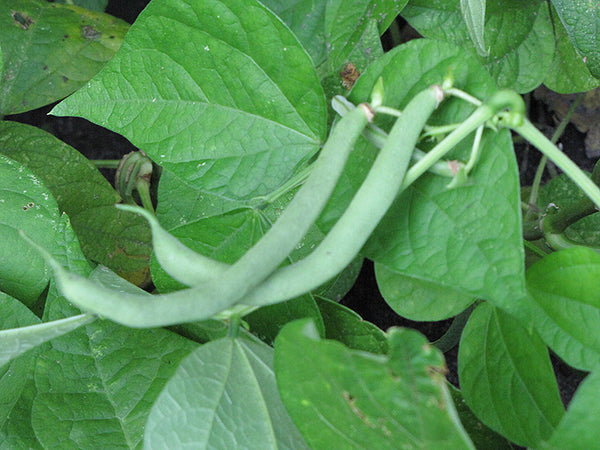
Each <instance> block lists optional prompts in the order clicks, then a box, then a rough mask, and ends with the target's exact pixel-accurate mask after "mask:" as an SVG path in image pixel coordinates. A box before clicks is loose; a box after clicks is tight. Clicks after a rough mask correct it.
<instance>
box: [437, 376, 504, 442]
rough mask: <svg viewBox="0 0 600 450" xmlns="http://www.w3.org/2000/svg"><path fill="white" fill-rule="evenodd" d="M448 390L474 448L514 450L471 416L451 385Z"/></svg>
mask: <svg viewBox="0 0 600 450" xmlns="http://www.w3.org/2000/svg"><path fill="white" fill-rule="evenodd" d="M448 390H449V391H450V394H451V395H452V400H454V405H455V406H456V412H457V413H458V417H459V418H460V422H461V423H462V425H463V427H465V430H466V431H467V433H468V434H469V437H470V438H471V440H472V441H473V444H475V448H480V449H485V450H512V449H513V448H514V447H513V446H512V445H511V444H510V442H509V441H508V440H506V438H504V437H502V436H501V435H499V434H498V433H496V432H495V431H493V430H491V429H490V428H488V427H486V426H485V425H484V424H483V423H482V422H481V421H480V420H479V419H478V418H477V416H476V415H475V414H473V411H471V409H470V408H469V407H468V406H467V403H466V402H465V400H464V398H463V396H462V393H461V391H459V390H458V389H456V388H455V387H454V386H452V385H451V384H448Z"/></svg>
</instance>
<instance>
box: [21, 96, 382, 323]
mask: <svg viewBox="0 0 600 450" xmlns="http://www.w3.org/2000/svg"><path fill="white" fill-rule="evenodd" d="M372 114H373V113H372V110H371V109H370V107H369V106H368V105H365V104H363V105H359V107H358V108H356V109H355V110H354V111H352V112H351V113H349V114H348V115H347V116H346V117H344V118H343V119H342V120H341V121H340V122H339V123H338V124H337V125H336V126H335V127H334V129H333V132H332V133H331V136H330V137H329V139H328V140H327V143H326V144H325V146H324V147H323V149H322V151H321V154H320V156H319V158H318V159H317V161H316V162H315V168H314V169H313V171H312V173H311V174H310V176H309V178H308V179H307V181H306V183H305V184H304V185H303V186H302V188H300V190H299V191H298V193H297V194H296V196H295V197H294V199H293V200H292V201H291V202H290V204H289V205H288V207H287V208H286V209H285V210H284V212H283V213H282V214H281V216H280V217H279V219H278V220H277V221H276V222H275V224H274V225H273V226H272V227H271V229H270V230H269V231H268V232H267V233H266V234H265V235H264V236H263V237H262V238H261V239H260V240H259V241H258V242H257V243H256V244H255V246H254V247H252V248H251V249H250V250H249V251H248V252H247V253H246V254H245V255H244V256H242V257H241V258H240V260H239V261H238V262H236V263H235V264H233V265H232V266H229V267H225V268H224V269H225V270H222V269H223V266H222V263H216V264H214V265H213V263H215V261H212V260H210V259H209V258H204V257H199V258H196V259H193V258H190V256H191V255H190V254H189V253H188V252H186V253H187V256H186V259H185V260H184V261H183V262H181V261H178V260H177V259H176V258H170V257H167V258H166V259H165V258H163V262H165V264H166V266H168V269H169V270H168V273H171V274H178V273H180V271H182V269H183V267H182V264H183V265H185V264H190V263H193V264H195V267H194V269H195V271H194V273H193V276H191V275H189V274H190V272H189V268H186V270H188V272H186V273H187V274H188V275H187V276H186V278H185V281H186V282H187V283H186V284H191V285H196V286H197V287H193V288H190V289H185V290H182V291H177V292H173V293H169V294H164V295H145V294H131V293H125V292H120V291H115V290H112V289H109V288H107V287H104V286H102V285H101V284H99V283H96V282H94V281H92V280H89V279H87V278H84V277H80V276H78V275H76V274H72V273H69V272H68V271H66V270H65V269H64V268H63V267H62V266H61V265H60V264H59V263H57V262H56V261H55V260H54V259H53V258H52V256H51V255H50V254H49V253H48V252H47V251H45V250H44V249H41V248H40V247H39V246H38V245H37V244H35V243H33V242H31V240H29V241H30V242H31V243H32V245H34V246H35V247H36V248H37V249H38V250H39V251H40V253H41V254H42V255H43V256H44V258H45V259H46V261H47V263H48V264H49V265H50V266H51V267H52V269H53V271H54V274H55V277H56V280H57V285H58V288H59V290H60V292H61V293H62V294H63V295H64V296H65V297H66V298H67V299H68V300H69V301H70V302H72V303H73V304H75V305H76V306H78V307H80V308H82V309H83V310H85V311H90V312H93V313H96V314H99V315H101V316H104V317H106V318H109V319H111V320H113V321H115V322H118V323H121V324H123V325H127V326H131V327H142V328H143V327H157V326H165V325H173V324H176V323H183V322H191V321H195V320H203V319H208V318H210V317H213V316H214V315H216V314H218V313H219V312H221V311H223V310H226V309H228V308H230V307H231V306H233V305H235V304H236V302H238V300H239V299H240V298H242V297H243V296H244V295H245V294H246V293H247V292H248V291H250V290H251V289H252V288H253V287H255V286H256V285H258V284H259V283H260V282H261V281H262V280H264V279H265V278H266V277H267V276H268V275H270V274H271V273H272V272H273V271H274V270H275V269H276V268H277V266H279V265H280V264H281V263H282V262H283V260H284V259H285V258H286V257H287V256H288V254H289V253H290V252H291V251H292V250H293V249H294V248H295V247H296V245H297V244H298V242H300V240H301V239H302V238H303V236H304V235H305V234H306V232H307V231H308V229H309V227H310V226H311V225H312V224H313V223H314V222H315V220H316V219H317V218H318V216H319V214H320V213H321V211H322V209H323V208H324V206H325V204H326V203H327V200H328V199H329V197H330V195H331V193H332V192H333V189H334V188H335V185H336V183H337V180H338V178H339V176H340V175H341V173H342V171H343V168H344V165H345V163H346V160H347V158H348V155H349V153H350V151H351V150H352V149H353V148H354V144H355V143H356V140H357V139H358V137H359V136H360V134H361V132H362V129H363V128H364V127H365V126H366V124H367V123H368V122H369V121H370V120H372ZM159 231H160V230H159ZM162 237H163V238H164V237H165V236H164V235H162ZM166 244H167V249H166V251H164V252H163V251H161V254H162V255H163V256H164V255H165V254H167V255H168V253H169V250H168V246H169V245H173V250H175V251H179V250H182V248H181V245H182V244H181V243H179V242H178V241H177V242H175V241H173V240H171V239H167V241H166ZM159 262H160V261H159ZM166 269H167V267H165V270H166ZM179 278H180V280H181V279H182V277H179Z"/></svg>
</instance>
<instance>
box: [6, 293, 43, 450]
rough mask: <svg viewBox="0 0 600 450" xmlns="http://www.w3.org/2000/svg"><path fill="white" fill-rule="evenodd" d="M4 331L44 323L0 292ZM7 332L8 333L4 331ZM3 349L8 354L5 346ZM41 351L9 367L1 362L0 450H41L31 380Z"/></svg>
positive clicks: (28, 355)
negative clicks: (35, 434) (35, 432)
mask: <svg viewBox="0 0 600 450" xmlns="http://www.w3.org/2000/svg"><path fill="white" fill-rule="evenodd" d="M0 311H2V314H1V315H0V328H1V329H3V330H4V329H7V328H17V327H24V326H28V325H35V324H37V323H39V322H40V320H39V319H38V318H37V317H36V316H35V315H34V314H33V313H32V312H31V311H30V310H29V309H27V307H25V306H24V305H23V304H22V303H20V302H19V301H17V300H15V299H14V298H12V297H10V296H9V295H6V294H4V293H2V292H0ZM0 333H4V331H0ZM0 349H1V351H2V352H3V353H5V349H4V343H2V345H1V346H0ZM36 353H37V350H36V351H33V352H28V353H26V354H24V355H21V356H19V357H17V358H15V359H13V360H12V361H10V363H9V364H5V363H6V362H7V360H6V359H5V358H2V361H0V366H2V367H0V447H1V448H7V449H21V448H23V449H29V448H37V446H36V445H35V444H34V443H32V442H31V441H32V440H35V439H32V438H33V429H32V428H31V398H30V396H29V395H28V394H29V393H30V392H31V380H32V378H33V367H34V364H35V356H36Z"/></svg>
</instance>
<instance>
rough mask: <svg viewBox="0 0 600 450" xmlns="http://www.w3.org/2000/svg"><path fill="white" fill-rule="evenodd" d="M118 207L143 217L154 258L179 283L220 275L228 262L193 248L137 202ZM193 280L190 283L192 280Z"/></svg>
mask: <svg viewBox="0 0 600 450" xmlns="http://www.w3.org/2000/svg"><path fill="white" fill-rule="evenodd" d="M115 206H116V207H117V208H118V209H120V210H123V211H129V212H132V213H137V214H139V215H141V216H142V217H144V219H146V220H147V221H148V223H149V224H150V228H151V230H152V244H153V250H154V254H155V255H156V259H157V260H158V262H159V263H160V265H161V266H162V268H163V269H165V270H166V271H167V273H168V274H169V275H170V276H171V277H173V278H174V279H175V280H177V281H179V282H180V283H183V284H186V285H188V286H192V285H196V286H198V285H200V284H202V283H204V282H206V281H208V280H211V279H213V278H216V277H218V276H220V275H222V274H223V273H224V272H225V271H226V270H227V269H229V268H230V267H231V266H230V265H229V264H226V263H224V262H221V261H216V260H214V259H212V258H209V257H207V256H204V255H202V254H200V253H197V252H195V251H194V250H192V249H190V248H189V247H187V246H186V245H184V244H183V243H181V242H180V241H179V240H178V239H177V238H176V237H175V236H173V235H172V234H170V233H169V232H168V231H167V230H165V229H164V228H163V227H162V226H161V225H160V223H159V221H158V219H157V218H156V217H155V216H154V215H153V214H152V213H150V212H149V211H147V210H146V209H144V208H141V207H139V206H133V205H122V204H118V205H115ZM192 280H193V281H194V283H193V284H192V283H191V281H192Z"/></svg>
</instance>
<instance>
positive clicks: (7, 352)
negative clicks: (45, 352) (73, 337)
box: [0, 311, 96, 366]
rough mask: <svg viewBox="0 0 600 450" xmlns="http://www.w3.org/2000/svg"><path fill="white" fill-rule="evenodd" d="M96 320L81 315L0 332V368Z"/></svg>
mask: <svg viewBox="0 0 600 450" xmlns="http://www.w3.org/2000/svg"><path fill="white" fill-rule="evenodd" d="M3 312H4V311H3ZM95 319H96V318H95V317H93V316H91V315H89V314H81V315H79V316H73V317H69V318H67V319H62V320H55V321H52V322H46V323H40V324H36V325H29V326H25V327H18V328H17V327H15V328H11V329H5V330H0V366H3V365H4V364H6V363H7V362H9V361H10V360H12V359H14V358H16V357H18V356H20V355H22V354H23V353H25V352H26V351H28V350H30V349H32V348H35V347H37V346H39V345H41V344H43V343H44V342H47V341H49V340H50V339H54V338H56V337H59V336H62V335H63V334H66V333H68V332H70V331H73V330H75V329H77V328H79V327H80V326H82V325H85V324H86V323H90V322H93V321H94V320H95Z"/></svg>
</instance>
